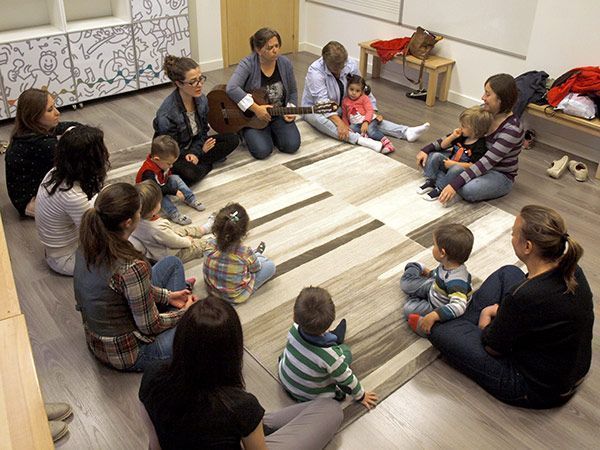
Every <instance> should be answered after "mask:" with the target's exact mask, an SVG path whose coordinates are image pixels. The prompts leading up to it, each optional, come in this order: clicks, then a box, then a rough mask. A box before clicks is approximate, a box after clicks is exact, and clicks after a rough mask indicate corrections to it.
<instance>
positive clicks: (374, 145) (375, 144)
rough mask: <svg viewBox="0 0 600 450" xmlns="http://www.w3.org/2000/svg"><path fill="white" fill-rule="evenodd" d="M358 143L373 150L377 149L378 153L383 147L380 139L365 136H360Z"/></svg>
mask: <svg viewBox="0 0 600 450" xmlns="http://www.w3.org/2000/svg"><path fill="white" fill-rule="evenodd" d="M356 143H357V144H358V145H362V146H363V147H367V148H370V149H371V150H375V151H376V152H377V153H381V147H383V144H382V143H381V142H380V141H376V140H375V139H371V138H366V137H364V136H361V137H359V138H358V141H357V142H356Z"/></svg>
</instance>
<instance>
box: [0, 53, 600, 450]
mask: <svg viewBox="0 0 600 450" xmlns="http://www.w3.org/2000/svg"><path fill="white" fill-rule="evenodd" d="M291 57H292V60H293V62H294V66H295V72H296V77H297V80H298V84H299V92H300V96H301V92H302V88H303V85H304V82H303V81H304V75H305V73H306V69H307V67H308V65H309V64H310V63H311V62H312V61H313V60H314V59H315V57H314V55H311V54H308V53H298V54H297V55H292V56H291ZM232 71H233V68H227V69H223V70H218V71H213V72H210V73H207V75H208V77H209V78H208V82H207V84H206V87H205V89H206V91H208V90H210V88H211V87H212V86H213V85H215V84H219V83H224V82H226V81H227V79H228V78H229V76H230V75H231V73H232ZM482 81H483V80H482ZM372 87H373V90H374V92H375V94H376V95H377V98H378V100H379V109H380V110H381V111H382V112H383V113H384V114H385V116H386V117H387V118H388V119H391V120H394V121H396V122H399V123H405V124H408V125H417V124H420V123H422V122H426V121H428V122H430V123H431V124H432V127H431V129H430V131H429V132H428V133H427V134H426V135H425V136H424V137H423V138H422V139H421V140H420V141H419V142H417V143H412V144H410V143H406V142H405V141H395V142H394V143H395V144H396V148H397V151H396V153H394V154H393V155H392V156H391V157H392V158H395V159H398V160H400V161H402V162H404V163H406V164H409V165H413V164H414V156H415V154H416V153H417V151H418V150H419V148H420V147H421V146H422V145H424V144H425V143H427V142H429V141H430V140H433V139H435V138H437V137H439V136H442V135H443V134H444V133H446V132H448V131H449V130H451V129H453V128H454V127H455V126H456V123H457V117H458V115H459V113H460V111H461V110H462V108H461V107H459V106H456V105H453V104H450V103H446V104H444V103H439V102H438V103H436V106H435V107H434V108H427V107H426V106H425V104H424V102H420V101H417V100H410V99H407V98H406V97H405V95H404V94H405V92H406V89H405V88H403V87H401V86H398V85H396V84H394V83H391V82H388V81H385V80H374V82H373V83H372ZM170 90H171V88H170V87H160V88H154V89H148V90H145V91H142V92H137V93H131V94H127V95H123V96H118V97H114V98H109V99H105V100H100V101H95V102H89V103H87V104H86V105H85V107H84V108H83V109H80V110H76V111H73V110H71V109H65V110H64V111H63V119H64V120H78V121H81V122H85V123H89V124H92V125H97V126H100V127H102V128H103V129H104V131H105V133H106V143H107V145H108V147H109V150H111V151H114V150H117V149H120V148H123V147H126V146H131V145H136V144H141V143H143V142H147V141H149V140H150V138H151V136H152V126H151V123H152V119H153V117H154V113H155V111H156V109H157V107H158V105H159V104H160V102H161V101H162V99H163V98H164V97H165V96H166V95H167V94H168V93H169V92H170ZM11 128H12V123H11V122H10V121H9V122H6V121H5V122H3V123H1V124H0V139H7V138H8V136H9V135H10V130H11ZM564 150H565V151H568V149H564ZM599 150H600V148H599ZM563 153H564V152H563V149H553V148H549V147H547V146H543V145H538V146H536V147H535V148H534V149H532V150H524V151H523V153H522V156H521V159H520V169H519V177H518V179H517V183H516V185H515V188H514V189H513V192H512V193H511V194H510V195H509V196H507V197H505V198H502V199H498V200H494V201H492V202H491V203H492V204H493V205H495V206H497V207H499V208H501V209H502V210H505V211H507V212H509V213H512V214H517V213H518V211H519V209H520V208H521V207H522V206H523V205H525V204H528V203H541V204H544V205H549V206H552V207H554V208H555V209H557V210H558V211H560V212H561V213H562V214H563V216H564V217H565V218H566V219H567V222H568V225H569V233H570V234H571V235H572V236H574V237H575V238H576V239H578V240H579V241H580V242H581V243H582V244H583V246H584V248H585V251H586V254H585V256H584V258H583V260H582V263H581V265H582V267H583V268H584V270H585V271H586V274H587V276H588V279H589V281H590V284H591V286H592V290H593V291H594V292H596V293H598V292H600V263H599V259H598V257H597V255H598V254H599V253H600V240H599V239H598V238H597V233H598V225H597V224H598V223H599V222H600V195H599V194H600V189H599V187H598V185H597V183H595V182H589V181H588V182H586V183H578V182H576V181H575V179H574V178H573V177H572V176H571V175H570V174H568V173H566V174H565V175H564V176H563V177H562V178H561V179H560V180H554V179H551V178H549V177H547V176H546V174H545V169H546V167H548V165H549V163H550V162H551V161H552V160H554V159H557V158H558V157H560V156H562V154H563ZM588 163H589V161H588ZM1 164H2V165H3V164H4V163H3V159H2V163H1ZM595 168H596V166H595V164H590V169H591V170H590V172H591V173H594V172H595ZM0 172H1V175H0V178H2V180H0V185H2V186H4V180H3V179H4V169H3V168H0ZM398 201H401V199H398ZM0 205H1V208H2V217H3V220H4V227H5V232H6V235H7V239H8V246H9V250H10V254H11V259H12V263H13V269H14V273H15V278H16V285H17V290H18V293H19V297H20V301H21V309H22V311H23V313H24V314H25V316H26V319H27V324H28V328H29V334H30V338H31V342H32V346H33V352H34V357H35V363H36V368H37V371H38V374H39V377H40V384H41V386H42V390H43V393H44V396H45V398H46V400H47V401H68V402H70V403H71V404H72V405H73V408H74V410H75V415H74V417H73V419H72V421H71V424H70V430H71V433H70V435H69V437H68V438H66V439H64V440H63V441H61V442H59V443H58V445H57V447H58V448H64V449H71V448H72V449H83V448H98V449H106V448H111V449H113V448H115V449H116V448H124V449H129V448H146V446H147V441H146V440H145V432H144V430H143V429H142V428H141V424H140V421H139V420H138V414H137V407H138V406H137V400H136V398H137V384H138V381H139V375H138V374H121V373H117V372H115V371H111V370H109V369H106V368H104V367H102V366H100V365H99V364H97V363H95V362H94V360H93V358H92V357H91V356H90V354H89V353H88V351H87V350H86V348H85V339H84V336H83V332H82V327H81V322H80V318H79V315H78V313H77V312H76V311H75V310H74V304H73V294H72V288H71V285H70V283H68V282H67V283H66V282H65V279H64V278H62V277H60V276H58V275H55V274H52V273H50V271H49V270H48V269H47V268H46V266H45V264H44V262H43V260H42V250H41V246H40V244H39V243H38V242H37V238H36V233H35V227H34V224H33V221H31V220H21V219H19V218H18V216H17V214H16V212H15V211H14V209H13V208H12V206H11V205H10V203H9V201H8V198H7V196H6V190H5V189H4V188H3V189H2V193H1V196H0ZM415 207H418V205H415ZM594 223H595V224H596V225H594ZM506 245H507V246H509V245H510V242H508V241H507V242H506ZM596 305H598V303H597V301H596ZM598 330H599V328H598V325H597V324H596V325H595V327H594V337H595V341H594V345H593V347H594V356H595V358H594V360H593V362H592V369H591V371H590V374H589V376H588V378H587V380H586V381H585V383H584V384H583V386H582V388H581V390H580V392H579V393H578V394H577V395H576V396H575V398H574V399H573V400H572V401H571V402H570V403H569V404H567V405H566V406H564V407H563V408H560V409H558V410H553V411H526V410H521V409H518V408H512V407H509V406H505V405H503V404H501V403H499V402H497V401H495V400H494V399H493V398H491V397H490V396H489V395H487V394H486V393H485V392H484V391H482V390H481V389H480V388H479V387H478V386H477V385H475V384H474V383H473V382H471V381H470V380H469V379H467V378H465V377H464V376H462V375H461V374H460V373H458V372H456V371H455V370H454V369H452V368H450V367H449V366H448V365H447V364H446V363H445V362H443V361H442V360H437V361H436V362H434V363H433V364H431V365H430V366H428V367H427V368H426V369H425V370H423V371H422V372H420V373H419V374H418V375H417V376H415V377H414V378H413V379H412V380H411V381H409V382H408V383H407V384H405V385H404V386H403V387H402V388H401V389H400V390H398V391H397V392H395V393H394V394H393V395H391V396H390V397H388V398H387V399H386V400H385V401H384V402H382V403H381V404H380V405H379V406H378V407H377V408H376V409H375V410H374V411H372V412H370V413H369V414H366V415H365V416H363V417H362V418H360V419H359V420H358V421H357V422H355V423H354V424H352V425H351V426H350V427H348V428H347V429H346V430H344V431H343V432H342V433H340V434H338V436H337V437H336V438H335V439H334V441H333V442H332V443H331V444H330V448H332V449H333V448H344V449H364V448H377V449H380V448H381V449H383V448H415V447H419V448H425V447H426V448H433V447H450V448H475V447H477V448H501V447H502V448H524V447H555V448H566V447H569V448H594V447H596V448H597V446H598V442H600V432H599V429H600V413H599V411H598V408H597V405H598V404H599V402H600V373H599V363H598V358H597V354H598V350H599V347H600V346H599V344H598V335H599V333H598ZM245 374H246V380H247V383H248V389H249V390H250V391H251V392H253V393H254V394H256V395H257V396H258V397H259V399H260V401H261V402H262V404H263V405H264V406H265V407H266V408H267V409H274V408H277V407H279V406H280V405H283V404H285V403H286V401H287V400H286V398H285V394H283V393H282V391H281V390H280V389H279V388H278V386H277V383H276V382H275V381H274V380H273V379H272V378H271V377H270V376H268V375H267V374H266V373H265V371H264V369H262V367H261V366H260V365H259V364H258V363H257V361H255V360H254V359H253V358H252V357H251V356H250V355H246V359H245Z"/></svg>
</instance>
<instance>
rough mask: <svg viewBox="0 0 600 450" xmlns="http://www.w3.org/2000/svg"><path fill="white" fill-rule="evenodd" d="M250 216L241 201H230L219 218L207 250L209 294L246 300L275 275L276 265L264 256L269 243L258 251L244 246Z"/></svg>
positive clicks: (205, 267)
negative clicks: (213, 236)
mask: <svg viewBox="0 0 600 450" xmlns="http://www.w3.org/2000/svg"><path fill="white" fill-rule="evenodd" d="M249 222H250V219H249V217H248V213H247V212H246V210H245V209H244V207H243V206H242V205H240V204H239V203H229V204H228V205H227V206H225V207H224V208H222V209H221V210H220V211H219V212H218V213H217V216H216V217H215V222H214V224H213V227H212V231H213V233H214V235H215V238H211V239H209V240H208V242H207V247H206V250H205V252H204V281H205V282H206V287H207V288H208V291H209V293H212V294H213V295H215V296H217V297H219V298H221V299H223V300H227V301H229V302H232V303H243V302H245V301H246V300H248V298H249V297H250V296H251V295H252V294H253V293H254V292H255V291H256V290H257V289H258V288H259V287H261V286H262V285H263V284H264V283H266V282H267V280H269V279H270V278H271V277H273V275H275V264H274V263H273V261H271V260H269V259H268V258H267V257H266V256H264V255H263V252H264V251H265V243H264V242H261V243H260V244H259V246H258V247H257V249H256V250H253V249H252V248H250V247H248V246H246V245H243V244H242V241H243V239H244V238H245V236H246V234H247V233H248V224H249Z"/></svg>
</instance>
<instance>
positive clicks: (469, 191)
mask: <svg viewBox="0 0 600 450" xmlns="http://www.w3.org/2000/svg"><path fill="white" fill-rule="evenodd" d="M427 159H429V158H427ZM463 170H465V169H463V168H462V167H460V166H452V167H450V168H449V169H448V171H447V172H446V173H445V174H441V173H440V174H439V175H438V177H437V179H436V182H435V185H436V187H437V188H438V189H439V190H440V191H441V190H442V189H444V188H445V187H446V186H447V185H449V184H450V182H451V181H452V180H453V179H454V178H455V177H457V176H458V175H460V173H461V172H462V171H463ZM512 186H513V182H512V181H511V180H510V179H509V178H508V177H507V176H506V175H504V174H503V173H501V172H498V171H496V170H490V171H489V172H488V173H486V174H484V175H481V176H480V177H477V178H474V179H472V180H471V181H469V182H468V183H467V184H465V185H464V186H463V187H461V188H460V189H459V190H458V195H460V196H461V197H462V198H463V199H465V200H466V201H468V202H479V201H482V200H491V199H494V198H498V197H503V196H505V195H506V194H508V193H509V192H510V190H511V189H512Z"/></svg>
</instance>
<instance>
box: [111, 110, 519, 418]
mask: <svg viewBox="0 0 600 450" xmlns="http://www.w3.org/2000/svg"><path fill="white" fill-rule="evenodd" d="M298 126H299V128H300V131H301V134H302V146H301V148H300V150H299V152H298V153H297V154H295V155H285V154H281V153H278V152H276V153H274V154H273V155H272V156H271V157H270V158H269V159H267V160H264V161H256V160H254V159H252V158H251V157H250V155H249V154H248V152H247V151H246V150H245V149H244V148H243V147H240V149H238V150H236V151H235V152H234V153H233V154H232V155H231V156H230V157H229V158H228V160H227V161H226V162H225V163H223V164H220V165H218V166H216V167H215V169H214V170H213V172H212V173H211V174H210V175H209V176H208V177H207V178H206V179H205V180H203V181H202V182H201V183H199V184H198V185H196V186H194V187H193V188H194V190H195V192H196V193H197V196H198V198H199V199H200V200H201V201H202V202H203V203H204V204H205V205H206V206H207V210H206V211H204V212H201V213H200V212H197V211H194V210H191V209H190V208H187V207H185V206H182V210H184V211H185V213H186V214H188V215H190V216H191V217H192V218H193V220H194V222H195V223H202V222H203V221H204V220H205V219H206V218H207V217H208V215H209V214H210V212H212V211H217V210H218V209H219V208H221V207H222V206H224V205H225V204H226V203H227V202H231V201H235V202H239V203H240V204H242V205H243V206H244V207H245V208H246V209H247V210H248V213H249V215H250V218H251V220H252V223H251V231H250V233H249V235H248V237H247V240H246V242H248V243H249V244H251V245H256V244H258V242H260V241H265V242H266V244H267V250H266V252H265V254H266V255H267V256H268V257H269V258H271V259H273V260H274V261H275V263H276V264H277V274H276V277H275V278H274V279H273V280H272V281H270V282H268V283H267V284H266V285H265V286H264V287H263V288H261V289H260V290H259V291H258V292H257V293H256V294H255V295H254V296H253V297H251V298H250V300H249V301H248V302H247V303H245V304H243V305H239V306H237V311H238V313H239V315H240V318H241V320H242V324H243V328H244V339H245V345H246V348H247V350H248V351H249V352H250V353H251V354H252V355H253V356H254V357H255V358H256V359H257V360H258V361H260V363H261V364H262V365H263V367H264V368H265V369H266V370H267V371H268V372H269V373H270V374H271V375H272V376H273V377H275V378H277V359H278V357H279V355H280V354H281V351H282V349H283V347H284V346H285V342H286V335H287V331H288V329H289V327H290V326H291V325H292V308H293V303H294V299H295V298H296V296H297V295H298V292H299V291H300V289H302V288H303V287H305V286H309V285H315V286H316V285H319V286H322V287H324V288H326V289H328V290H329V291H330V292H331V294H332V296H333V299H334V302H335V304H336V311H337V319H336V320H339V319H341V318H346V320H347V322H348V333H347V343H348V344H349V345H350V347H351V349H352V353H353V356H354V361H353V363H352V368H353V370H354V372H355V373H356V374H357V375H358V377H359V378H360V380H361V382H362V384H363V386H364V387H365V388H366V389H368V390H374V391H376V392H377V393H378V394H379V396H380V398H381V399H384V398H385V397H387V396H388V395H390V394H391V393H392V392H394V391H395V390H396V389H398V388H399V387H400V386H402V385H403V384H404V383H406V382H407V381H408V380H409V379H410V378H411V377H413V376H414V375H415V374H416V373H417V372H418V371H420V370H421V369H423V368H424V367H426V366H427V365H428V364H429V363H430V362H431V361H433V360H434V359H435V358H436V357H437V352H436V350H435V349H433V348H432V347H431V345H430V344H429V342H428V341H427V340H425V339H421V338H419V337H418V336H416V335H415V334H414V333H413V332H412V331H411V330H410V329H409V328H408V326H407V325H406V323H405V321H404V320H403V318H402V305H403V303H404V301H405V295H404V294H403V293H402V292H401V290H400V288H399V278H400V275H401V274H402V272H403V270H404V265H405V264H406V262H408V261H414V260H418V261H422V262H424V263H425V264H427V265H428V266H429V267H433V266H434V265H435V261H434V260H433V257H432V256H431V247H432V237H431V232H432V229H433V228H434V227H435V226H436V225H438V224H440V223H442V222H460V223H463V224H465V225H467V226H469V228H470V229H471V231H472V232H473V233H474V235H475V247H474V250H473V253H472V255H471V258H470V259H469V261H468V263H467V265H468V268H469V270H470V272H471V274H472V275H473V276H474V278H475V280H476V283H479V282H480V280H482V279H485V277H486V276H487V275H489V274H490V273H491V272H492V271H493V270H495V269H496V268H498V267H499V266H500V265H502V264H515V263H517V260H516V257H515V256H514V254H513V252H512V250H511V246H510V245H507V244H508V242H509V241H510V231H511V227H512V223H513V221H514V217H513V216H512V215H510V214H508V213H505V212H503V211H501V210H499V209H497V208H495V207H493V206H491V205H489V204H487V203H479V204H467V203H465V202H462V201H461V202H458V203H455V204H454V205H453V206H450V207H447V208H446V207H443V206H442V205H440V204H439V203H438V202H427V201H425V200H423V199H422V198H421V197H420V196H419V195H417V194H416V193H415V191H416V188H417V187H418V185H419V184H421V182H422V176H421V174H420V173H419V172H418V171H417V170H416V169H415V168H412V167H408V166H406V165H404V164H402V163H400V162H398V161H395V160H393V159H391V158H389V157H386V156H384V155H381V154H378V153H375V152H373V151H371V150H369V149H366V148H363V147H359V146H354V145H349V144H344V143H340V142H338V141H336V140H334V139H330V138H327V137H324V136H323V135H321V134H319V133H317V132H315V131H314V130H313V129H312V128H311V127H310V126H309V125H308V124H306V123H305V122H302V121H300V122H298ZM400 151H401V150H400ZM147 152H148V144H144V145H142V146H136V147H132V148H129V149H124V150H122V151H121V152H117V153H118V155H115V157H114V160H113V169H112V170H111V172H110V173H109V182H114V181H130V182H131V181H132V180H133V177H134V176H135V172H136V171H137V169H138V168H139V165H140V164H141V161H142V160H143V158H144V157H145V155H146V153H147ZM134 155H135V157H136V159H137V161H138V162H135V163H131V161H136V159H132V158H133V157H134ZM111 158H113V155H111ZM186 267H187V269H188V273H189V274H190V275H195V276H197V277H199V278H200V279H201V277H202V261H200V260H199V261H192V262H190V263H188V264H187V265H186ZM199 284H201V283H199ZM196 293H200V294H202V288H197V292H196ZM344 406H345V420H344V425H343V426H347V425H348V424H350V423H351V422H352V421H353V420H355V419H356V418H358V417H359V416H360V415H362V414H363V413H365V412H366V409H365V408H364V407H362V406H361V405H359V404H356V403H353V402H349V401H348V402H346V403H345V404H344Z"/></svg>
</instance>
